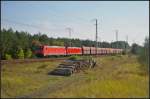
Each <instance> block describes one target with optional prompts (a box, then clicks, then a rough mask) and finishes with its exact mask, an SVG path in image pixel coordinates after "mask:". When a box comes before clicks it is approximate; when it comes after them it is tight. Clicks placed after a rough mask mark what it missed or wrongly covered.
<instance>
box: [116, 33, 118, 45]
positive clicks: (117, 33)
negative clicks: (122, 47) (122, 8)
mask: <svg viewBox="0 0 150 99" xmlns="http://www.w3.org/2000/svg"><path fill="white" fill-rule="evenodd" d="M116 44H117V48H118V30H116Z"/></svg>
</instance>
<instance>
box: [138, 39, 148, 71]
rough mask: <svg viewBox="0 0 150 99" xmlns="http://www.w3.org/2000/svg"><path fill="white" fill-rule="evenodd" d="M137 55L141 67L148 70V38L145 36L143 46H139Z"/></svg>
mask: <svg viewBox="0 0 150 99" xmlns="http://www.w3.org/2000/svg"><path fill="white" fill-rule="evenodd" d="M138 55H139V61H140V62H141V64H142V65H143V66H142V67H141V68H142V69H144V70H146V71H149V38H148V37H146V38H145V43H144V47H142V48H141V51H140V53H139V54H138Z"/></svg>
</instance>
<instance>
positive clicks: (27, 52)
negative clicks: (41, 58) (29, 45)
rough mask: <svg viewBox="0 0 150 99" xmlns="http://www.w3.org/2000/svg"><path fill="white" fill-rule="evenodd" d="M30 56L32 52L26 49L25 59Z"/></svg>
mask: <svg viewBox="0 0 150 99" xmlns="http://www.w3.org/2000/svg"><path fill="white" fill-rule="evenodd" d="M31 56H32V51H31V49H27V50H26V51H25V58H31Z"/></svg>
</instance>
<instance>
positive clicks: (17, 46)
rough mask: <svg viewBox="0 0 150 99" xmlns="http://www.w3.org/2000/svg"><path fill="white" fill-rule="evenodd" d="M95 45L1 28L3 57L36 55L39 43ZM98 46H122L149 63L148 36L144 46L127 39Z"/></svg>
mask: <svg viewBox="0 0 150 99" xmlns="http://www.w3.org/2000/svg"><path fill="white" fill-rule="evenodd" d="M70 41H71V46H74V47H81V46H95V44H96V43H95V41H91V40H88V39H87V40H80V39H68V38H52V37H48V36H47V35H46V34H42V33H38V34H34V35H31V34H30V33H28V32H25V31H14V30H13V29H12V28H10V29H1V47H0V50H1V59H12V58H14V59H24V58H33V57H35V55H34V54H32V51H34V50H35V49H36V47H38V46H39V45H49V46H69V45H70ZM98 47H101V48H122V49H127V52H131V53H132V54H136V55H138V56H139V57H140V58H139V59H140V60H142V61H143V62H144V63H146V64H149V61H148V60H149V38H148V37H146V39H145V43H144V45H143V46H140V45H138V44H135V43H134V44H132V46H129V44H128V43H127V42H125V41H116V42H110V43H109V42H98Z"/></svg>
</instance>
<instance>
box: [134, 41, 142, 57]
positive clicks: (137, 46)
mask: <svg viewBox="0 0 150 99" xmlns="http://www.w3.org/2000/svg"><path fill="white" fill-rule="evenodd" d="M141 48H142V47H141V46H139V45H138V44H136V43H133V44H132V47H131V53H132V54H136V55H137V54H139V53H140V51H141Z"/></svg>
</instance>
